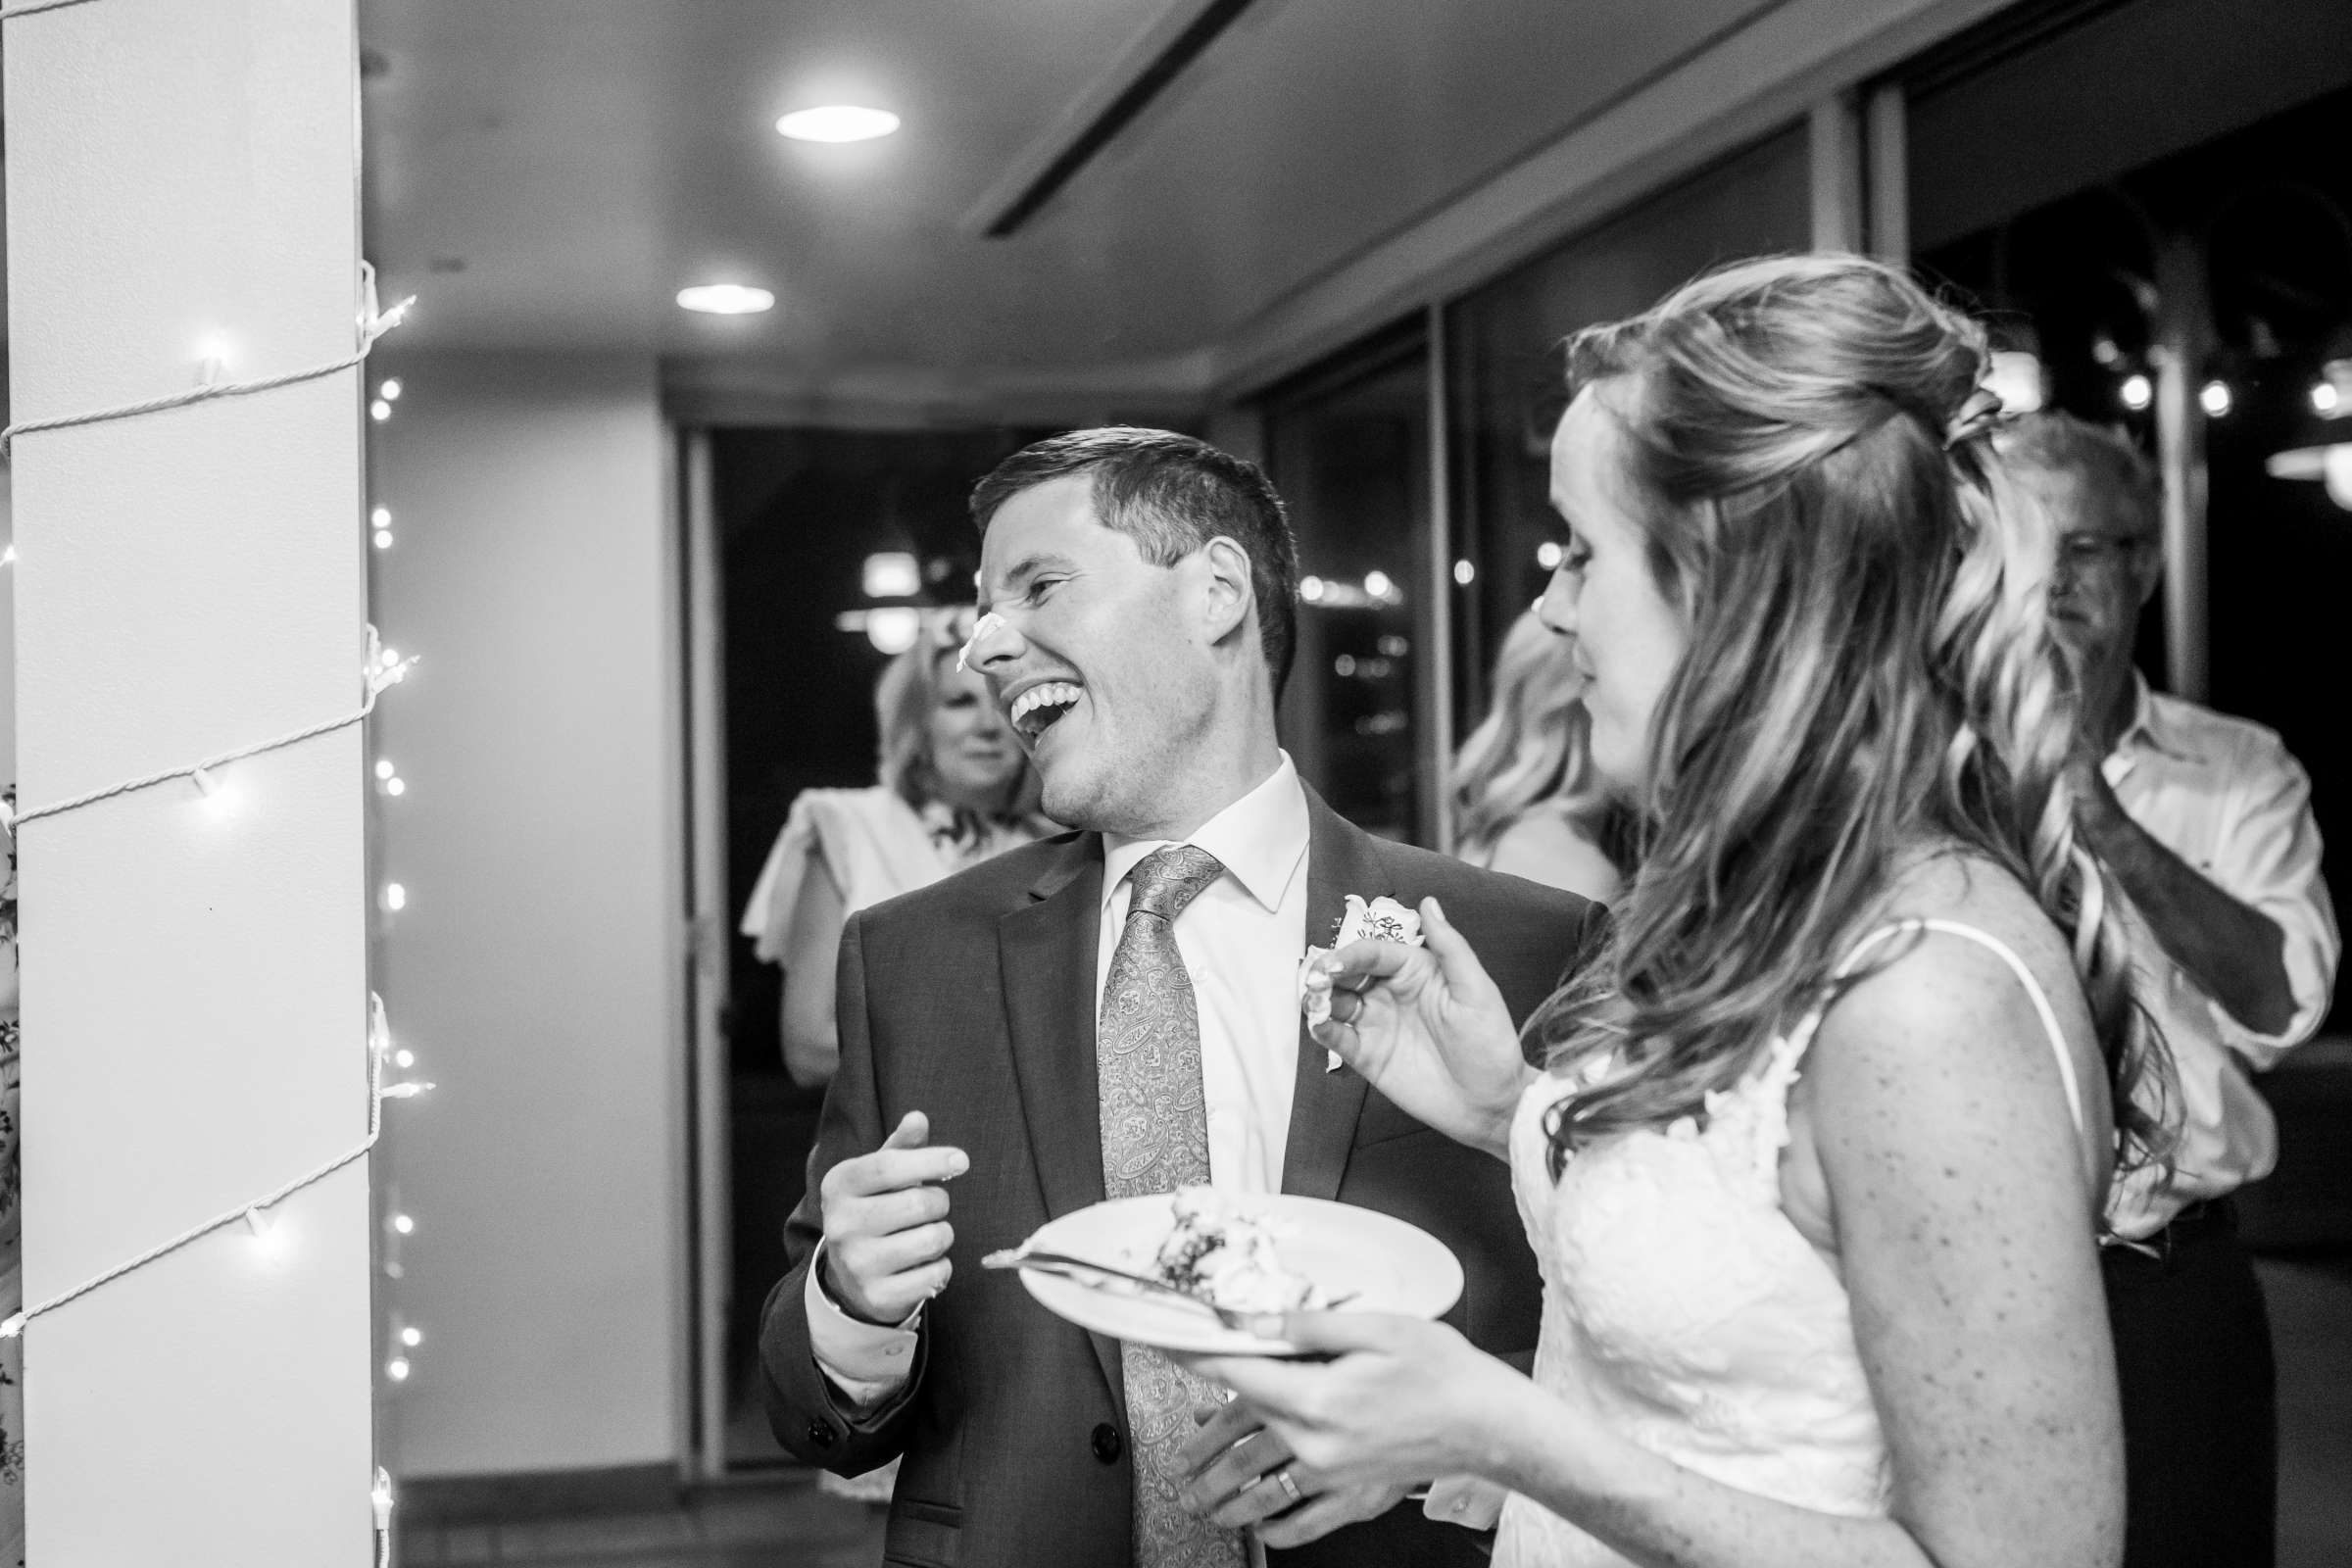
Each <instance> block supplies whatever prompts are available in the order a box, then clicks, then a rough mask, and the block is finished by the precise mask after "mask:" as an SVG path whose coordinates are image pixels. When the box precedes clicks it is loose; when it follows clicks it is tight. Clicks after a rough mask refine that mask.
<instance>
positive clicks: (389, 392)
mask: <svg viewBox="0 0 2352 1568" xmlns="http://www.w3.org/2000/svg"><path fill="white" fill-rule="evenodd" d="M375 395H376V396H377V397H379V398H382V399H383V400H384V401H385V402H386V403H398V402H399V401H400V377H398V376H396V375H387V376H385V377H384V384H383V385H381V386H379V387H377V388H376V389H375Z"/></svg>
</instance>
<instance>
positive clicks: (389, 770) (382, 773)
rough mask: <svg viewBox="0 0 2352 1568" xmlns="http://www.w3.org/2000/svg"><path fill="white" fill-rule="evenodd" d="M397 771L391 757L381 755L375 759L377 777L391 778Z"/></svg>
mask: <svg viewBox="0 0 2352 1568" xmlns="http://www.w3.org/2000/svg"><path fill="white" fill-rule="evenodd" d="M396 771H397V769H395V768H394V767H393V765H392V761H391V759H389V758H384V757H379V758H377V759H376V760H375V776H376V777H377V778H390V777H391V776H392V775H393V773H394V772H396Z"/></svg>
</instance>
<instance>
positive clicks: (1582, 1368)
mask: <svg viewBox="0 0 2352 1568" xmlns="http://www.w3.org/2000/svg"><path fill="white" fill-rule="evenodd" d="M1919 923H1920V924H1924V925H1927V926H1930V927H1932V928H1934V929H1936V930H1938V931H1943V932H1947V933H1949V934H1952V935H1957V936H1963V937H1965V938H1967V939H1968V940H1971V941H1976V942H1979V943H1981V944H1983V945H1985V946H1987V947H1990V948H1991V949H1993V950H1994V951H1995V952H1997V953H1999V954H2000V955H2001V956H2003V957H2005V958H2007V959H2008V961H2009V963H2010V965H2011V968H2012V969H2013V971H2014V972H2015V973H2017V974H2018V976H2019V977H2020V978H2021V979H2022V980H2023V981H2024V982H2025V984H2026V985H2027V987H2028V988H2029V990H2030V991H2031V992H2032V994H2033V997H2034V1002H2035V1004H2036V1005H2037V1007H2038V1009H2039V1010H2040V1012H2041V1014H2042V1018H2043V1022H2044V1026H2045V1027H2046V1028H2047V1029H2048V1031H2049V1033H2050V1036H2051V1041H2052V1044H2053V1046H2054V1047H2056V1048H2057V1050H2058V1052H2059V1061H2060V1063H2061V1064H2062V1066H2068V1068H2069V1076H2068V1082H2067V1088H2068V1094H2069V1099H2070V1100H2072V1099H2073V1098H2074V1094H2075V1091H2074V1085H2073V1081H2072V1075H2071V1066H2070V1065H2069V1062H2068V1057H2067V1054H2066V1051H2065V1046H2064V1041H2063V1039H2062V1037H2061V1036H2060V1035H2059V1033H2058V1027H2057V1020H2056V1017H2055V1016H2054V1015H2053V1014H2052V1013H2051V1012H2050V1011H2049V1008H2048V1003H2047V1001H2046V999H2044V998H2043V996H2042V994H2041V991H2040V988H2039V987H2038V986H2037V985H2035V984H2034V979H2033V976H2032V974H2031V973H2030V972H2029V971H2027V970H2026V968H2025V966H2024V965H2023V964H2022V963H2020V962H2019V961H2018V959H2017V958H2016V956H2014V955H2012V954H2011V953H2010V952H2009V950H2008V949H2007V948H2006V947H2004V946H2002V945H2001V944H2000V943H1998V942H1997V941H1995V940H1994V939H1993V938H1991V937H1988V936H1986V935H1985V934H1984V933H1983V932H1980V931H1977V930H1976V929H1975V928H1974V927H1968V926H1960V925H1956V924H1954V923H1951V922H1946V921H1929V922H1919ZM1896 929H1900V928H1896V927H1889V928H1886V929H1885V930H1882V931H1880V932H1875V933H1873V935H1872V937H1871V938H1870V939H1868V940H1867V941H1866V942H1865V943H1864V945H1863V947H1862V948H1858V949H1857V950H1856V952H1855V954H1854V956H1853V958H1849V959H1848V965H1850V964H1851V963H1852V962H1853V961H1854V960H1855V959H1858V958H1859V957H1861V956H1862V955H1863V953H1864V952H1865V951H1867V949H1868V948H1869V947H1870V946H1873V945H1875V944H1876V942H1877V940H1878V939H1879V938H1880V937H1882V936H1885V935H1887V934H1891V932H1892V931H1893V930H1896ZM1820 1021H1821V1019H1820V1014H1819V1012H1818V1011H1816V1012H1815V1013H1813V1014H1811V1015H1808V1016H1807V1017H1806V1018H1805V1019H1804V1020H1803V1022H1802V1023H1800V1024H1799V1025H1798V1026H1797V1027H1796V1028H1795V1029H1794V1030H1792V1031H1791V1032H1790V1033H1789V1035H1788V1036H1787V1037H1785V1038H1783V1039H1779V1040H1776V1041H1774V1042H1773V1043H1772V1045H1771V1046H1770V1048H1769V1049H1768V1050H1767V1051H1766V1052H1765V1054H1764V1055H1763V1057H1762V1058H1761V1060H1760V1061H1759V1062H1758V1063H1757V1065H1756V1067H1755V1068H1754V1069H1753V1070H1752V1071H1751V1072H1750V1073H1749V1074H1748V1075H1747V1077H1746V1078H1744V1079H1743V1080H1742V1081H1740V1083H1738V1084H1737V1085H1735V1086H1734V1087H1732V1088H1731V1089H1729V1090H1726V1091H1720V1092H1718V1093H1716V1094H1713V1095H1710V1096H1709V1097H1708V1100H1707V1115H1706V1116H1705V1117H1704V1118H1703V1122H1704V1125H1703V1126H1702V1125H1700V1124H1699V1122H1698V1121H1695V1120H1692V1119H1690V1118H1686V1119H1684V1120H1682V1121H1678V1122H1675V1123H1674V1124H1673V1125H1671V1126H1669V1127H1666V1128H1664V1129H1663V1130H1642V1131H1639V1132H1634V1133H1628V1134H1623V1135H1620V1136H1617V1137H1614V1138H1611V1139H1608V1140H1606V1141H1604V1142H1601V1143H1597V1144H1594V1145H1593V1146H1591V1147H1589V1148H1587V1149H1585V1150H1583V1151H1581V1152H1578V1153H1577V1154H1576V1155H1575V1157H1573V1158H1572V1159H1570V1160H1569V1161H1568V1165H1567V1168H1566V1170H1565V1172H1564V1173H1563V1174H1562V1176H1561V1178H1560V1180H1559V1181H1558V1182H1557V1183H1556V1184H1555V1183H1554V1182H1553V1181H1552V1179H1551V1172H1550V1170H1549V1168H1548V1166H1547V1164H1546V1140H1545V1136H1544V1113H1545V1112H1546V1111H1547V1110H1548V1109H1549V1108H1550V1107H1551V1106H1552V1105H1553V1104H1554V1103H1556V1102H1557V1101H1558V1100H1559V1099H1560V1098H1561V1097H1562V1096H1564V1095H1565V1094H1567V1093H1568V1092H1569V1090H1570V1089H1572V1088H1573V1087H1575V1085H1574V1083H1573V1082H1572V1081H1570V1080H1567V1079H1563V1078H1558V1077H1544V1078H1540V1079H1538V1080H1537V1081H1536V1082H1535V1083H1534V1084H1532V1085H1530V1086H1529V1087H1528V1090H1527V1092H1526V1094H1525V1095H1524V1096H1523V1097H1522V1098H1521V1100H1520V1103H1519V1110H1518V1115H1517V1117H1516V1119H1515V1120H1514V1122H1513V1124H1512V1128H1511V1180H1512V1187H1513V1190H1514V1191H1515V1192H1516V1193H1517V1194H1518V1199H1519V1213H1520V1217H1521V1219H1522V1220H1524V1221H1525V1223H1526V1225H1527V1234H1528V1238H1529V1240H1530V1242H1531V1243H1532V1244H1533V1245H1534V1248H1535V1251H1536V1256H1537V1258H1538V1259H1539V1261H1540V1262H1541V1263H1542V1265H1543V1270H1544V1335H1543V1340H1542V1343H1541V1348H1539V1349H1538V1350H1537V1352H1536V1368H1535V1378H1536V1382H1537V1383H1538V1384H1540V1385H1542V1386H1543V1387H1544V1388H1546V1389H1552V1390H1558V1391H1563V1392H1570V1393H1572V1394H1573V1395H1574V1397H1576V1398H1578V1399H1579V1400H1580V1401H1581V1402H1583V1403H1585V1404H1587V1405H1588V1406H1590V1407H1592V1408H1593V1409H1595V1410H1596V1411H1597V1412H1598V1413H1599V1414H1600V1416H1601V1417H1602V1419H1604V1420H1605V1421H1607V1422H1608V1423H1609V1424H1610V1426H1612V1427H1613V1428H1614V1429H1615V1430H1616V1431H1617V1432H1618V1433H1619V1434H1620V1435H1622V1436H1623V1437H1625V1438H1628V1439H1630V1440H1631V1441H1633V1442H1634V1443H1637V1444H1639V1445H1641V1446H1642V1447H1644V1448H1647V1449H1649V1450H1650V1451H1651V1452H1652V1453H1655V1454H1658V1455H1660V1456H1662V1457H1664V1458H1667V1459H1671V1460H1673V1461H1674V1462H1675V1463H1677V1464H1680V1465H1683V1466H1685V1467H1686V1468H1688V1469H1690V1470H1692V1471H1694V1472H1696V1473H1698V1474H1700V1475H1703V1476H1707V1477H1710V1478H1712V1479H1714V1480H1716V1481H1720V1482H1723V1483H1725V1484H1726V1485H1729V1486H1734V1487H1738V1488H1740V1489H1741V1490H1742V1491H1745V1492H1751V1493H1755V1494H1758V1495H1762V1496H1767V1497H1772V1498H1776V1499H1778V1500H1780V1501H1783V1502H1788V1503H1792V1504H1795V1505H1796V1506H1799V1507H1804V1508H1813V1509H1818V1510H1820V1511H1821V1512H1824V1513H1832V1514H1845V1515H1849V1516H1881V1515H1884V1514H1885V1513H1886V1512H1887V1487H1888V1474H1887V1443H1886V1438H1885V1436H1884V1434H1883V1433H1882V1432H1881V1430H1880V1426H1879V1417H1878V1412H1877V1409H1876V1407H1875V1406H1874V1405H1873V1403H1872V1400H1871V1392H1870V1384H1869V1382H1868V1380H1867V1379H1866V1378H1864V1376H1863V1373H1862V1362H1861V1354H1860V1351H1859V1349H1858V1348H1857V1347H1856V1345H1855V1343H1854V1330H1853V1320H1852V1315H1851V1305H1850V1302H1849V1301H1848V1299H1847V1297H1846V1292H1845V1285H1844V1283H1843V1281H1842V1280H1841V1279H1840V1278H1839V1277H1838V1269H1837V1266H1836V1264H1835V1263H1834V1262H1833V1261H1832V1260H1831V1259H1830V1258H1828V1257H1825V1256H1824V1255H1823V1254H1822V1253H1821V1252H1820V1251H1819V1250H1816V1249H1815V1248H1814V1247H1813V1245H1812V1244H1811V1243H1809V1242H1807V1241H1806V1240H1805V1238H1804V1237H1803V1236H1802V1235H1800V1234H1799V1233H1798V1231H1797V1229H1796V1227H1795V1226H1794V1225H1792V1224H1791V1223H1789V1217H1788V1215H1787V1214H1786V1213H1784V1212H1783V1211H1782V1209H1781V1183H1780V1155H1781V1150H1782V1148H1783V1147H1784V1146H1785V1145H1786V1144H1787V1143H1788V1141H1789V1087H1790V1085H1792V1084H1793V1083H1794V1082H1795V1081H1796V1078H1797V1074H1798V1069H1799V1066H1800V1064H1801V1062H1802V1060H1803V1057H1804V1054H1805V1049H1806V1047H1807V1046H1809V1045H1810V1044H1811V1043H1812V1039H1813V1034H1814V1031H1815V1029H1816V1028H1817V1027H1818V1026H1819V1024H1820ZM2080 1121H2081V1116H2080V1111H2079V1110H2078V1113H2077V1122H2078V1125H2079V1124H2080ZM1500 1528H1501V1535H1500V1538H1499V1539H1498V1540H1497V1542H1496V1544H1495V1563H1496V1564H1497V1565H1498V1568H1581V1565H1585V1564H1616V1563H1622V1562H1623V1561H1624V1559H1623V1558H1622V1557H1620V1556H1619V1555H1618V1554H1617V1553H1616V1552H1614V1551H1612V1550H1610V1549H1609V1548H1608V1547H1607V1546H1605V1545H1603V1544H1601V1543H1599V1542H1598V1541H1595V1540H1594V1539H1593V1537H1591V1536H1589V1535H1587V1534H1585V1532H1583V1531H1581V1530H1579V1529H1577V1528H1576V1527H1575V1526H1574V1525H1571V1524H1569V1523H1568V1522H1567V1521H1566V1520H1564V1519H1561V1518H1560V1517H1559V1516H1558V1515H1556V1514H1553V1513H1550V1512H1548V1511H1546V1510H1545V1509H1544V1508H1542V1507H1540V1506H1538V1505H1537V1504H1535V1503H1533V1502H1531V1501H1529V1500H1528V1499H1527V1498H1525V1497H1521V1496H1513V1497H1512V1498H1510V1500H1509V1501H1508V1502H1507V1503H1506V1504H1505V1505H1504V1508H1503V1513H1502V1520H1501V1526H1500Z"/></svg>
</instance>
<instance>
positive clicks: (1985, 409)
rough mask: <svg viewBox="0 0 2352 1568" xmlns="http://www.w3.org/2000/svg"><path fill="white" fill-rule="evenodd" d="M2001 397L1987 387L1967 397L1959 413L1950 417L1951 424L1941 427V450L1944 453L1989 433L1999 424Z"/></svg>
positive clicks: (1978, 389) (1982, 387) (1980, 388)
mask: <svg viewBox="0 0 2352 1568" xmlns="http://www.w3.org/2000/svg"><path fill="white" fill-rule="evenodd" d="M2000 417H2001V395H2000V394H1999V393H1998V392H1995V391H1994V390H1993V389H1992V388H1990V387H1988V386H1981V387H1979V388H1977V389H1976V390H1975V391H1974V392H1971V393H1970V394H1969V395H1968V401H1967V402H1966V403H1963V404H1961V405H1960V412H1959V413H1958V414H1955V415H1953V416H1952V421H1951V423H1949V424H1947V425H1945V426H1944V427H1943V449H1944V450H1945V451H1946V452H1949V451H1951V450H1952V448H1954V447H1956V446H1958V445H1960V444H1961V443H1962V442H1964V441H1973V440H1975V439H1976V438H1977V437H1978V436H1981V435H1984V434H1985V433H1987V432H1988V431H1990V430H1991V429H1992V427H1993V426H1994V425H1995V424H1997V423H1999V422H2000Z"/></svg>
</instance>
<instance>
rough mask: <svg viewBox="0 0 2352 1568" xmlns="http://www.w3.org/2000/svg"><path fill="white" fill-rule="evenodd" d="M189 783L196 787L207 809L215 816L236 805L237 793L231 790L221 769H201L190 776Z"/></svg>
mask: <svg viewBox="0 0 2352 1568" xmlns="http://www.w3.org/2000/svg"><path fill="white" fill-rule="evenodd" d="M188 781H189V782H190V783H192V784H194V785H195V786H196V793H197V794H198V795H201V796H203V797H204V802H205V809H207V810H208V811H210V812H211V813H212V814H214V815H215V816H218V815H220V814H221V813H222V812H224V811H226V810H227V809H229V808H230V807H232V806H234V805H235V804H236V791H234V790H233V789H231V788H229V782H230V781H229V780H228V779H227V778H225V777H223V776H222V774H221V769H220V768H217V767H200V768H198V769H196V770H195V771H194V772H192V773H190V774H189V775H188Z"/></svg>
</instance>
